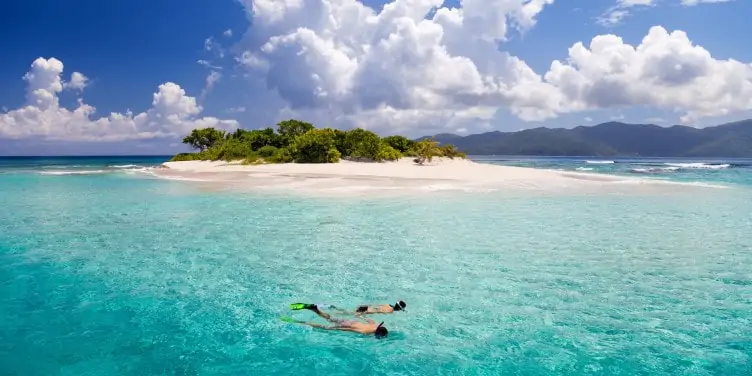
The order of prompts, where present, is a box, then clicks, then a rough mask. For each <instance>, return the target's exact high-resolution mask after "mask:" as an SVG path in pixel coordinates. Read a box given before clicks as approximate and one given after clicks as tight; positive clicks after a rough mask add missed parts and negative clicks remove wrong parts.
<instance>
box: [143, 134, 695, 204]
mask: <svg viewBox="0 0 752 376" xmlns="http://www.w3.org/2000/svg"><path fill="white" fill-rule="evenodd" d="M183 142H184V143H185V144H188V145H190V146H191V147H193V148H194V149H196V151H195V152H193V153H181V154H178V155H175V156H174V157H173V158H172V159H171V160H170V161H168V162H165V163H163V164H162V166H161V168H158V169H154V170H153V171H151V173H153V174H154V175H155V176H158V177H161V178H164V179H171V180H181V181H194V182H200V183H199V184H200V185H201V186H204V187H211V189H241V190H247V189H252V190H259V189H261V190H267V191H271V192H274V193H278V192H282V191H295V192H301V193H306V194H333V195H335V196H342V195H353V194H354V195H365V196H373V195H374V194H389V195H391V194H418V195H423V194H425V193H426V192H439V191H459V192H493V191H499V190H503V191H505V192H523V191H524V192H527V193H526V194H530V193H534V194H562V193H563V194H589V193H592V194H595V193H620V194H633V193H640V192H643V193H645V192H676V191H679V190H689V191H691V190H697V189H701V188H698V187H695V186H693V185H688V184H682V183H677V182H665V181H655V180H643V179H636V178H628V177H623V176H613V175H606V174H594V173H582V172H574V171H571V172H570V171H556V170H545V169H537V168H527V167H514V166H503V165H499V164H493V163H478V162H474V161H471V160H470V159H468V158H467V156H466V155H465V153H463V152H461V151H460V150H458V149H457V147H455V146H454V145H451V144H440V143H439V142H438V141H436V140H434V139H433V138H424V139H420V140H418V141H416V140H410V139H408V138H407V137H404V136H399V135H395V136H388V137H383V138H382V137H380V136H379V135H377V134H376V133H374V132H371V131H368V130H365V129H360V128H356V129H352V130H347V131H343V130H338V129H332V128H322V129H317V128H316V127H314V126H313V124H310V123H307V122H304V121H300V120H294V119H291V120H285V121H282V122H280V123H279V124H278V125H277V129H276V130H274V129H271V128H265V129H259V130H245V129H238V130H236V131H235V132H225V131H222V130H219V129H215V128H202V129H195V130H193V131H192V132H191V133H190V134H189V135H187V136H185V138H184V139H183ZM624 183H629V184H624ZM633 183H639V184H633Z"/></svg>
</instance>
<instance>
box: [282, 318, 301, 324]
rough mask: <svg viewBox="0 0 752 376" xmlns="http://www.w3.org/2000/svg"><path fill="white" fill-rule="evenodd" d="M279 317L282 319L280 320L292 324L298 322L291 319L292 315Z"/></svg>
mask: <svg viewBox="0 0 752 376" xmlns="http://www.w3.org/2000/svg"><path fill="white" fill-rule="evenodd" d="M279 319H280V320H282V321H284V322H289V323H291V324H294V323H297V322H298V321H297V320H295V319H293V318H292V317H287V316H282V317H280V318H279Z"/></svg>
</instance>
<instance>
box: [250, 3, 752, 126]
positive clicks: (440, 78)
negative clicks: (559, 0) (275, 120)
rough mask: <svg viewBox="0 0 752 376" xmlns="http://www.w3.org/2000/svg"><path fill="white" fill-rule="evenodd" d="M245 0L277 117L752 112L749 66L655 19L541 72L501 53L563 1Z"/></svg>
mask: <svg viewBox="0 0 752 376" xmlns="http://www.w3.org/2000/svg"><path fill="white" fill-rule="evenodd" d="M243 3H244V5H245V7H246V10H247V11H248V16H249V18H251V26H250V30H248V32H247V33H245V35H246V36H249V37H247V38H245V39H244V41H243V42H242V43H243V44H242V45H240V51H242V52H240V53H239V54H238V56H237V57H236V60H237V61H238V62H239V63H240V65H241V66H242V67H245V68H246V69H247V72H248V74H250V75H253V76H254V77H262V78H263V80H264V82H265V84H266V87H267V88H268V89H270V90H271V91H273V92H275V93H276V94H277V95H278V96H279V98H280V99H281V101H283V102H284V103H285V106H284V108H283V109H282V111H281V113H280V115H279V116H280V118H283V117H287V116H299V117H304V118H307V119H312V120H313V121H319V122H325V123H327V125H333V126H345V127H347V126H361V127H365V128H369V129H373V130H377V131H381V132H386V133H392V132H405V131H408V132H410V131H414V130H415V129H416V128H421V131H420V132H421V133H425V132H429V131H445V130H446V131H452V130H455V129H459V128H467V129H468V130H470V131H479V130H484V129H487V128H489V127H491V124H492V123H493V121H494V119H495V116H496V114H497V112H498V111H499V110H506V111H509V112H510V113H511V114H512V115H514V116H517V117H518V118H520V119H522V120H524V121H539V120H545V119H551V118H555V117H557V116H558V115H559V114H562V113H570V112H577V111H583V110H592V109H598V108H620V107H626V106H632V105H648V106H654V107H660V108H665V109H671V110H676V111H681V112H683V113H684V117H683V119H684V120H685V121H693V120H696V119H698V118H701V117H706V116H717V115H722V114H726V113H729V112H732V111H737V110H742V109H748V108H752V102H751V100H750V98H752V82H750V77H751V75H752V66H750V65H749V64H745V63H741V62H738V61H734V60H716V59H714V58H713V57H712V56H711V54H710V53H709V52H708V51H707V50H705V49H704V48H702V47H700V46H695V45H694V44H693V43H692V42H691V41H690V40H689V39H688V37H687V35H686V34H685V33H684V32H682V31H673V32H671V33H669V32H668V31H667V30H665V29H664V28H662V27H660V26H658V27H653V28H651V29H650V31H649V33H648V35H647V36H646V37H645V38H644V39H643V40H642V43H641V44H640V45H638V46H631V45H628V44H626V43H624V42H623V41H622V39H621V38H619V37H618V36H615V35H600V36H596V37H595V38H593V39H592V41H591V42H590V44H589V46H586V45H585V44H584V43H581V42H578V43H575V44H574V45H573V46H572V47H571V48H570V49H569V56H568V58H567V59H565V60H561V61H554V62H553V63H552V64H551V67H550V70H549V71H548V72H545V73H544V74H543V75H541V74H538V73H536V72H535V71H533V70H532V69H531V68H530V67H529V66H528V65H527V64H526V63H525V62H524V61H522V60H520V59H519V58H517V57H515V56H512V55H510V54H508V53H506V52H504V51H501V50H500V49H499V46H500V45H499V43H502V44H501V46H502V47H503V42H504V41H505V40H507V39H508V38H509V35H510V33H512V32H521V33H524V32H526V31H528V30H529V29H531V28H532V27H534V26H535V24H536V22H537V21H536V16H537V15H538V14H539V13H540V12H542V11H543V10H544V9H545V7H546V6H548V5H550V4H552V3H553V0H527V1H524V0H465V1H463V2H462V3H461V4H462V6H461V7H459V8H449V7H444V6H442V4H443V1H441V0H394V1H392V2H391V3H388V4H386V5H385V6H384V7H383V8H382V9H381V10H380V11H378V12H377V11H375V10H374V9H372V8H369V7H367V6H365V5H364V4H362V3H361V2H359V1H355V0H310V1H300V0H275V1H271V0H244V1H243ZM619 4H620V6H622V7H623V8H624V9H629V8H632V7H635V6H651V5H652V1H645V0H643V1H621V2H620V3H619ZM410 133H412V132H410Z"/></svg>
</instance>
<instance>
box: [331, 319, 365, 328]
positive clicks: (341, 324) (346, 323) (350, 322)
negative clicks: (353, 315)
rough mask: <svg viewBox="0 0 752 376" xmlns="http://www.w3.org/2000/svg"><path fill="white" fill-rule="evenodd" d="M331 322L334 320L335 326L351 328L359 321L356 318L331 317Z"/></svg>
mask: <svg viewBox="0 0 752 376" xmlns="http://www.w3.org/2000/svg"><path fill="white" fill-rule="evenodd" d="M330 321H331V322H333V323H334V324H335V325H334V327H335V328H349V327H351V326H352V325H353V324H355V323H357V322H358V321H356V320H343V319H331V320H330Z"/></svg>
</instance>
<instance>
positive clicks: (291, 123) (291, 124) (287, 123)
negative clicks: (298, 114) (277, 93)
mask: <svg viewBox="0 0 752 376" xmlns="http://www.w3.org/2000/svg"><path fill="white" fill-rule="evenodd" d="M314 129H316V127H314V126H313V124H311V123H307V122H305V121H300V120H295V119H290V120H284V121H280V122H279V123H277V133H279V135H280V136H282V141H283V143H284V145H282V146H286V145H290V144H292V143H293V142H295V139H296V138H298V137H300V136H302V135H303V134H305V133H306V132H308V131H311V130H314Z"/></svg>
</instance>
